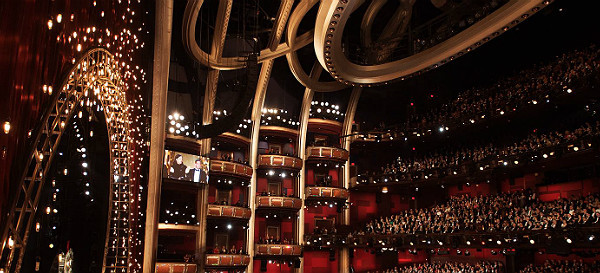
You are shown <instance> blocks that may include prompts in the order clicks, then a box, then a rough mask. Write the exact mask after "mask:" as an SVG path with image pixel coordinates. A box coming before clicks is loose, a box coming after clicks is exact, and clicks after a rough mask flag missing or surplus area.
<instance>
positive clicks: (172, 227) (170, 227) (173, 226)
mask: <svg viewBox="0 0 600 273" xmlns="http://www.w3.org/2000/svg"><path fill="white" fill-rule="evenodd" d="M158 229H159V230H181V231H190V232H196V231H198V225H188V224H185V225H183V224H165V223H159V224H158Z"/></svg>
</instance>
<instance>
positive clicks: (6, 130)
mask: <svg viewBox="0 0 600 273" xmlns="http://www.w3.org/2000/svg"><path fill="white" fill-rule="evenodd" d="M3 129H4V133H5V134H7V135H8V133H10V121H5V122H4V126H3Z"/></svg>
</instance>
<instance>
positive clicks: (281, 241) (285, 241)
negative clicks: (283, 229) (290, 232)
mask: <svg viewBox="0 0 600 273" xmlns="http://www.w3.org/2000/svg"><path fill="white" fill-rule="evenodd" d="M258 243H259V244H282V245H290V244H294V243H293V241H292V240H288V239H287V238H284V239H279V237H276V238H275V237H273V236H270V237H267V238H263V237H262V236H261V237H259V238H258Z"/></svg>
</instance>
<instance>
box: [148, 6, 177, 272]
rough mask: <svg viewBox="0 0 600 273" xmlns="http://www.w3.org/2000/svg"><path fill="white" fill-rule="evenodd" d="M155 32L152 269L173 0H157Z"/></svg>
mask: <svg viewBox="0 0 600 273" xmlns="http://www.w3.org/2000/svg"><path fill="white" fill-rule="evenodd" d="M156 22H160V23H157V24H156V26H155V36H154V65H153V66H154V67H153V70H154V72H153V75H154V76H153V77H152V122H151V131H150V162H149V173H148V202H147V207H146V228H145V238H144V260H143V272H144V273H153V272H154V270H155V266H156V247H157V241H158V217H159V215H160V191H161V184H162V169H163V158H164V146H165V127H166V125H165V122H166V121H165V119H166V113H167V87H168V81H169V62H170V56H171V31H172V23H173V0H157V1H156Z"/></svg>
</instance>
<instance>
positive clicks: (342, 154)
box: [306, 146, 348, 161]
mask: <svg viewBox="0 0 600 273" xmlns="http://www.w3.org/2000/svg"><path fill="white" fill-rule="evenodd" d="M306 156H307V157H308V159H320V160H333V161H346V160H348V151H346V150H345V149H341V148H334V147H317V146H312V147H307V148H306Z"/></svg>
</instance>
